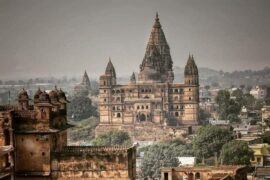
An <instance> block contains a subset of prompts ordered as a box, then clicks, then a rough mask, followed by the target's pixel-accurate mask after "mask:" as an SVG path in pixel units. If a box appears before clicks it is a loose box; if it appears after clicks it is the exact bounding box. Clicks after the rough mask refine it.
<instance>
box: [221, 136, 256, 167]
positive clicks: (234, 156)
mask: <svg viewBox="0 0 270 180" xmlns="http://www.w3.org/2000/svg"><path fill="white" fill-rule="evenodd" d="M252 156H253V151H252V150H251V149H250V148H249V147H248V145H247V143H246V142H243V141H230V142H228V143H226V144H224V145H223V147H222V149H221V153H220V161H221V162H222V164H225V165H249V164H250V159H251V158H252Z"/></svg>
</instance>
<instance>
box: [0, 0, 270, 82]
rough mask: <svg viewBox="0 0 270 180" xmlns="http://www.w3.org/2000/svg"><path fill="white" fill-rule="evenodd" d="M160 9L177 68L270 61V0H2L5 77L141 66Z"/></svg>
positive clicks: (126, 70)
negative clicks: (190, 61)
mask: <svg viewBox="0 0 270 180" xmlns="http://www.w3.org/2000/svg"><path fill="white" fill-rule="evenodd" d="M156 11H158V13H159V17H160V22H161V24H162V27H163V30H164V32H165V36H166V38H167V41H168V43H169V45H170V48H171V55H172V58H173V62H174V66H182V67H183V66H184V65H185V63H186V60H187V58H188V54H189V52H190V53H193V54H194V57H195V60H196V63H197V65H198V66H199V67H209V68H213V69H217V70H220V69H222V70H224V71H233V70H243V69H261V68H263V67H265V66H270V0H132V1H131V0H0V79H3V78H14V77H24V76H26V77H31V76H32V77H36V76H51V75H54V76H60V75H61V76H62V75H68V76H71V75H78V74H82V73H83V71H84V70H85V69H86V70H87V72H88V74H89V76H90V78H93V77H97V76H99V75H100V74H102V73H104V70H105V67H106V64H107V62H108V57H109V56H110V57H111V59H112V62H113V64H114V66H115V68H116V73H117V75H123V74H131V72H132V71H139V64H140V63H141V61H142V59H143V56H144V52H145V48H146V43H147V41H148V37H149V35H150V31H151V28H152V25H153V22H154V17H155V13H156Z"/></svg>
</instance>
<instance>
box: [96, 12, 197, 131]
mask: <svg viewBox="0 0 270 180" xmlns="http://www.w3.org/2000/svg"><path fill="white" fill-rule="evenodd" d="M99 111H100V126H102V125H107V126H110V125H111V126H113V125H126V124H140V123H144V122H149V123H152V124H156V125H165V126H175V127H176V126H187V125H191V126H192V125H197V124H198V123H199V122H198V113H199V73H198V68H197V65H196V63H195V60H194V57H193V55H189V56H188V60H187V63H186V66H185V72H184V82H183V83H181V84H180V83H174V72H173V61H172V58H171V54H170V47H169V45H168V43H167V40H166V38H165V34H164V32H163V30H162V26H161V23H160V20H159V17H158V14H157V15H156V18H155V21H154V25H153V27H152V31H151V34H150V37H149V41H148V43H147V46H146V52H145V55H144V57H143V60H142V63H141V65H140V72H139V73H138V76H137V77H136V75H135V73H132V75H131V78H130V82H129V83H128V84H126V85H120V84H118V83H117V76H116V70H115V68H114V66H113V63H112V61H111V59H109V62H108V65H107V67H106V70H105V74H103V75H101V76H100V80H99ZM100 129H102V128H100Z"/></svg>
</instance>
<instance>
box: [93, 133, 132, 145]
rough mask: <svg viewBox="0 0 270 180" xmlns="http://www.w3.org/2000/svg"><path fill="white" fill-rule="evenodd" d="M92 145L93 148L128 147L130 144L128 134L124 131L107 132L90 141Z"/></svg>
mask: <svg viewBox="0 0 270 180" xmlns="http://www.w3.org/2000/svg"><path fill="white" fill-rule="evenodd" d="M92 144H93V145H95V146H115V145H126V146H130V145H131V144H132V143H131V139H130V136H129V134H128V133H127V132H126V131H109V132H107V133H104V134H101V135H99V136H98V137H96V138H95V139H94V140H93V141H92Z"/></svg>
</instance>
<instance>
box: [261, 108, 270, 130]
mask: <svg viewBox="0 0 270 180" xmlns="http://www.w3.org/2000/svg"><path fill="white" fill-rule="evenodd" d="M262 123H263V125H264V126H268V127H269V126H270V106H263V108H262Z"/></svg>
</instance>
